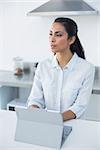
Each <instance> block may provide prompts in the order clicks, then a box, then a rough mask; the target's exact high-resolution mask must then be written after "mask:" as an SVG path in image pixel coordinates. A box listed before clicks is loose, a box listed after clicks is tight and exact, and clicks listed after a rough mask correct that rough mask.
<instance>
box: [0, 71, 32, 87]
mask: <svg viewBox="0 0 100 150" xmlns="http://www.w3.org/2000/svg"><path fill="white" fill-rule="evenodd" d="M33 79H34V75H33V74H29V73H28V74H23V75H20V76H16V75H14V73H13V72H12V71H3V70H0V85H1V86H11V87H29V88H30V87H31V86H32V83H33Z"/></svg>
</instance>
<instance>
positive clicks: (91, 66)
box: [78, 58, 95, 72]
mask: <svg viewBox="0 0 100 150" xmlns="http://www.w3.org/2000/svg"><path fill="white" fill-rule="evenodd" d="M78 62H79V66H80V67H81V69H83V70H87V71H89V70H91V71H93V72H94V71H95V66H94V64H92V63H91V62H89V61H88V60H86V59H82V58H79V59H78Z"/></svg>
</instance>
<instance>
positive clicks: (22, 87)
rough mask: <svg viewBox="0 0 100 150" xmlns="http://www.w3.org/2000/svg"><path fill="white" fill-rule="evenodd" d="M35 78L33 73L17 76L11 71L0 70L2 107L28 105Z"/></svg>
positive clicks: (0, 101) (0, 107)
mask: <svg viewBox="0 0 100 150" xmlns="http://www.w3.org/2000/svg"><path fill="white" fill-rule="evenodd" d="M33 78H34V76H33V74H24V75H22V76H15V75H14V74H13V72H11V71H0V85H1V87H0V109H7V108H8V107H9V106H11V107H10V109H11V110H13V109H14V108H13V107H15V106H16V105H19V106H21V105H23V106H24V105H26V101H27V98H28V96H29V93H30V90H31V87H32V83H33Z"/></svg>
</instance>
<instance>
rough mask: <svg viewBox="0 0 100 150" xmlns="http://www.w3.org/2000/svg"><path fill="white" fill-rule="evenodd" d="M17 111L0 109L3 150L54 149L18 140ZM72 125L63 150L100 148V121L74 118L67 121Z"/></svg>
mask: <svg viewBox="0 0 100 150" xmlns="http://www.w3.org/2000/svg"><path fill="white" fill-rule="evenodd" d="M16 121H17V117H16V112H14V111H13V112H12V111H6V110H5V111H4V110H0V149H3V150H11V149H13V150H53V149H51V148H47V147H43V146H37V145H32V144H26V143H21V142H16V141H15V140H14V136H15V129H16ZM65 124H66V125H70V126H72V132H71V133H70V135H69V136H68V138H67V139H66V141H65V143H64V145H63V147H62V150H66V149H67V150H99V149H100V142H99V139H100V122H96V121H87V120H81V119H73V120H71V121H67V122H65Z"/></svg>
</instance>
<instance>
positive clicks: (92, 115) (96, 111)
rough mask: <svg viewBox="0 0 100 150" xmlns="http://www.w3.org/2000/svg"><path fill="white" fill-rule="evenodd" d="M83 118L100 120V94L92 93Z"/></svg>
mask: <svg viewBox="0 0 100 150" xmlns="http://www.w3.org/2000/svg"><path fill="white" fill-rule="evenodd" d="M81 119H86V120H93V121H100V94H91V97H90V101H89V104H88V107H87V109H86V111H85V113H84V115H83V116H82V117H81Z"/></svg>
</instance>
